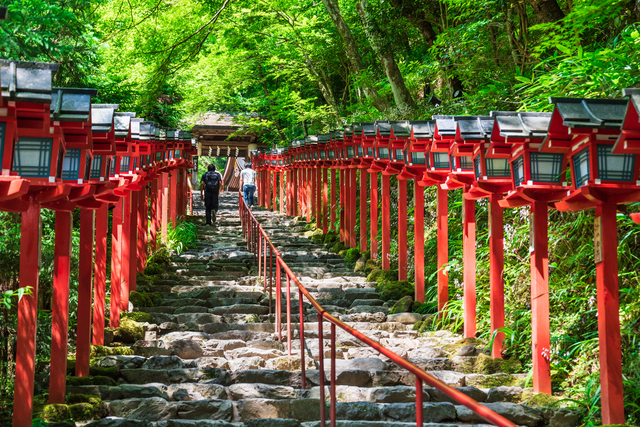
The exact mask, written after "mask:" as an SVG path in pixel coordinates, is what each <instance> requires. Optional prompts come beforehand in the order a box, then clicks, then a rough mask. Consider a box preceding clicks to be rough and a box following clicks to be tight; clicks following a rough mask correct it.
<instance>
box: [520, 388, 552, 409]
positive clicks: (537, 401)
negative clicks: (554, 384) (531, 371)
mask: <svg viewBox="0 0 640 427" xmlns="http://www.w3.org/2000/svg"><path fill="white" fill-rule="evenodd" d="M521 399H522V404H524V405H528V406H532V407H534V408H535V407H536V406H553V405H554V404H556V402H557V401H558V400H560V399H559V398H558V397H555V396H551V395H549V394H546V393H535V392H533V391H532V390H531V389H529V390H523V392H522V397H521Z"/></svg>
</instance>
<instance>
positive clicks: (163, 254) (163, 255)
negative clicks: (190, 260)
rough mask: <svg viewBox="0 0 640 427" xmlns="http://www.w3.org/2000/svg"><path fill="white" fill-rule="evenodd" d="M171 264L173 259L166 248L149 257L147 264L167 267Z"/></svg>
mask: <svg viewBox="0 0 640 427" xmlns="http://www.w3.org/2000/svg"><path fill="white" fill-rule="evenodd" d="M170 262H171V257H170V255H169V252H168V251H167V249H166V248H160V249H158V250H157V251H155V252H154V253H152V254H151V256H149V259H148V260H147V264H157V265H161V266H166V265H168V264H169V263H170Z"/></svg>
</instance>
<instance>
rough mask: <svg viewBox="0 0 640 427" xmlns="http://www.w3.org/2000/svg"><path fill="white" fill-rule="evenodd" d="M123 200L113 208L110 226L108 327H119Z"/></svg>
mask: <svg viewBox="0 0 640 427" xmlns="http://www.w3.org/2000/svg"><path fill="white" fill-rule="evenodd" d="M123 210H124V200H123V199H122V198H120V200H118V201H117V202H116V205H115V207H114V208H113V211H112V213H113V215H112V217H111V218H112V225H111V304H110V310H109V326H110V327H112V328H117V327H118V326H120V309H121V307H122V305H121V301H122V298H121V295H120V294H121V292H122V234H123V233H122V228H123V226H122V225H123V224H122V220H123V218H124V212H123Z"/></svg>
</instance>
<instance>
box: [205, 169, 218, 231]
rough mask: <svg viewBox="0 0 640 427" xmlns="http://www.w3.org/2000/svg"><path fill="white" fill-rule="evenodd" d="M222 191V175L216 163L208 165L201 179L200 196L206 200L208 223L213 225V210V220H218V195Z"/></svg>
mask: <svg viewBox="0 0 640 427" xmlns="http://www.w3.org/2000/svg"><path fill="white" fill-rule="evenodd" d="M220 193H222V175H221V174H220V172H218V171H217V170H216V167H215V166H214V165H209V166H208V167H207V172H206V173H205V174H204V175H202V178H201V179H200V196H201V197H202V200H204V207H205V209H206V225H211V214H212V212H213V222H216V214H217V212H218V196H219V195H220Z"/></svg>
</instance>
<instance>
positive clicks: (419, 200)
mask: <svg viewBox="0 0 640 427" xmlns="http://www.w3.org/2000/svg"><path fill="white" fill-rule="evenodd" d="M413 188H414V197H413V199H414V203H415V208H414V211H413V213H414V218H413V223H414V224H413V227H414V238H415V250H414V256H415V270H416V294H415V296H414V299H415V300H416V301H418V302H424V187H422V186H420V185H418V181H417V180H416V181H414V185H413Z"/></svg>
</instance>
